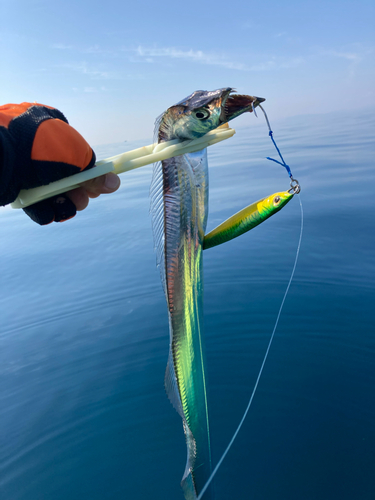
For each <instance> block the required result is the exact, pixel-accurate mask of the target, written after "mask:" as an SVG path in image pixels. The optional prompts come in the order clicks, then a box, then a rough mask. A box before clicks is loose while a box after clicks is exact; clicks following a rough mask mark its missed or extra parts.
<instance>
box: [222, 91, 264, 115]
mask: <svg viewBox="0 0 375 500" xmlns="http://www.w3.org/2000/svg"><path fill="white" fill-rule="evenodd" d="M234 92H235V90H233V89H230V90H228V91H227V93H226V95H225V96H224V97H223V101H222V104H221V115H220V120H221V121H222V123H226V122H229V120H233V118H236V117H237V116H240V115H242V113H246V111H249V112H250V113H251V112H252V111H253V110H254V108H256V107H257V106H258V105H259V104H260V103H261V102H264V101H265V99H264V98H263V97H256V96H252V95H242V94H236V93H234Z"/></svg>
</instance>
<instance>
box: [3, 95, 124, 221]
mask: <svg viewBox="0 0 375 500" xmlns="http://www.w3.org/2000/svg"><path fill="white" fill-rule="evenodd" d="M95 160H96V158H95V153H94V152H93V150H92V149H91V147H90V146H89V144H88V143H87V142H86V141H85V139H84V138H83V137H82V136H81V135H80V134H79V133H78V132H77V131H76V130H75V129H74V128H72V127H71V126H70V125H69V124H68V120H67V119H66V118H65V116H64V115H63V114H62V113H61V112H60V111H59V110H57V109H55V108H51V107H50V106H46V105H43V104H38V103H27V102H24V103H21V104H5V105H3V106H0V205H7V204H8V203H11V202H12V201H14V200H15V198H16V197H17V195H18V193H19V192H20V190H21V189H30V188H34V187H37V186H43V185H47V184H50V183H51V182H54V181H57V180H59V179H62V178H64V177H69V176H71V175H73V174H76V173H79V172H82V171H83V170H88V169H90V168H92V167H94V165H95ZM119 186H120V179H119V178H118V177H117V175H115V174H113V173H109V174H106V175H103V176H101V177H98V178H97V179H93V180H90V181H87V182H86V183H85V184H84V185H82V186H81V187H80V188H78V189H75V190H73V191H70V192H68V193H63V194H61V195H58V196H53V197H52V198H49V199H47V200H43V201H40V202H38V203H35V204H33V205H30V206H29V207H26V208H24V211H25V212H26V214H27V215H28V216H29V217H30V218H31V219H32V220H33V221H35V222H37V223H38V224H41V225H45V224H50V223H51V222H53V221H55V222H62V221H64V220H67V219H71V218H72V217H74V216H75V214H76V211H77V210H78V211H80V210H84V209H85V208H86V207H87V205H88V203H89V198H96V197H97V196H99V195H100V194H103V193H113V192H114V191H116V190H117V189H118V188H119Z"/></svg>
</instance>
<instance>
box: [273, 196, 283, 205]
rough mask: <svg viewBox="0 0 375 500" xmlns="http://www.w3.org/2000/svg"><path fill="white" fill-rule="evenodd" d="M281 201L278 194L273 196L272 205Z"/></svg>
mask: <svg viewBox="0 0 375 500" xmlns="http://www.w3.org/2000/svg"><path fill="white" fill-rule="evenodd" d="M280 201H281V198H280V196H275V198H274V199H273V204H274V205H278V204H279V203H280Z"/></svg>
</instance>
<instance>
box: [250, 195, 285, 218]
mask: <svg viewBox="0 0 375 500" xmlns="http://www.w3.org/2000/svg"><path fill="white" fill-rule="evenodd" d="M293 196H294V192H290V191H280V192H278V193H274V194H271V195H270V196H268V197H267V198H263V199H262V200H260V201H258V203H257V209H258V212H259V213H260V214H261V215H263V216H266V215H267V216H270V215H273V214H274V213H276V212H278V211H279V210H281V209H282V208H283V207H285V205H286V204H287V203H289V202H290V200H291V199H292V198H293Z"/></svg>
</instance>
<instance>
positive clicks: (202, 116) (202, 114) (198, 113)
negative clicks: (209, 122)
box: [193, 108, 210, 120]
mask: <svg viewBox="0 0 375 500" xmlns="http://www.w3.org/2000/svg"><path fill="white" fill-rule="evenodd" d="M193 114H194V116H195V118H198V120H206V119H207V118H208V117H209V116H210V112H209V110H208V109H205V108H200V109H197V110H195V111H193Z"/></svg>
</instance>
